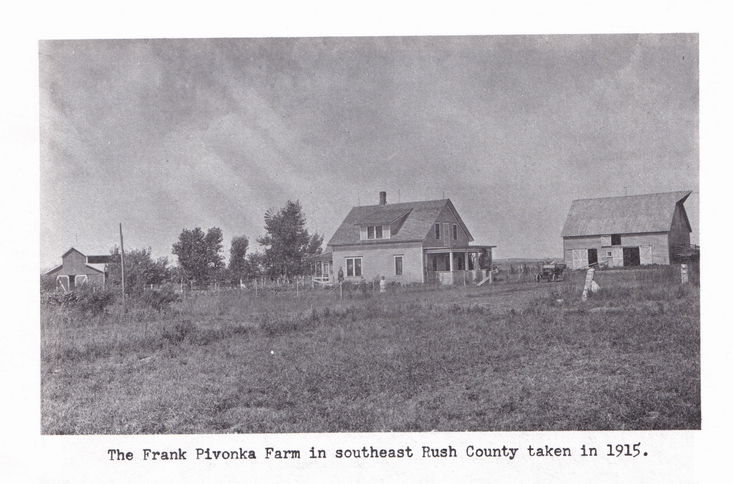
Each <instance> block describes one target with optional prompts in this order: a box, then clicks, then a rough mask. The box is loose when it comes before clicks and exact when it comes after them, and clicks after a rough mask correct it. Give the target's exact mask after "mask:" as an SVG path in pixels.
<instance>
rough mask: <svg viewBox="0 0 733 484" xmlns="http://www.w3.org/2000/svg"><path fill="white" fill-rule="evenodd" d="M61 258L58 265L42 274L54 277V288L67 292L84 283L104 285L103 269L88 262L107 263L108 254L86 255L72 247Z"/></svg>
mask: <svg viewBox="0 0 733 484" xmlns="http://www.w3.org/2000/svg"><path fill="white" fill-rule="evenodd" d="M61 260H62V263H61V265H60V266H57V267H54V268H53V269H51V270H50V271H48V272H46V273H45V274H44V276H55V277H56V288H57V289H58V290H60V291H63V292H69V291H73V290H74V289H77V288H81V287H83V286H85V285H86V284H91V285H96V286H104V282H105V276H104V270H102V269H101V268H97V267H93V266H92V265H90V264H107V263H108V262H109V261H110V256H108V255H90V256H86V255H84V254H82V253H81V252H79V251H78V250H76V249H75V248H73V247H72V248H71V249H69V250H67V251H66V252H65V253H64V255H62V256H61Z"/></svg>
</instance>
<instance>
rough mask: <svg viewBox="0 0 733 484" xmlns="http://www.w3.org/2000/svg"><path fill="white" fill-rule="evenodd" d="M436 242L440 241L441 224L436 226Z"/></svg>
mask: <svg viewBox="0 0 733 484" xmlns="http://www.w3.org/2000/svg"><path fill="white" fill-rule="evenodd" d="M435 240H440V224H439V223H437V224H435Z"/></svg>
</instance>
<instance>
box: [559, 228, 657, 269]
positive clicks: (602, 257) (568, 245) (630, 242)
mask: <svg viewBox="0 0 733 484" xmlns="http://www.w3.org/2000/svg"><path fill="white" fill-rule="evenodd" d="M603 240H604V239H603V237H601V236H599V235H594V236H588V237H564V238H563V254H564V257H565V263H566V264H567V265H568V267H570V268H572V267H573V255H572V253H573V249H597V250H598V262H608V263H609V266H610V267H613V265H614V264H613V258H612V257H608V256H607V251H612V250H613V249H612V248H611V247H604V246H602V245H601V244H602V243H603V242H602V241H603ZM644 245H651V246H652V264H669V241H668V236H667V233H654V234H621V246H622V247H640V246H644Z"/></svg>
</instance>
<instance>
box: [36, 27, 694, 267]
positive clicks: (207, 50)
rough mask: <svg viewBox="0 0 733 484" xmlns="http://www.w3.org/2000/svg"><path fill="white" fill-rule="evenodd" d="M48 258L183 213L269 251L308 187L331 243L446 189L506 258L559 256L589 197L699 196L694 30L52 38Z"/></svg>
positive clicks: (43, 210) (311, 206)
mask: <svg viewBox="0 0 733 484" xmlns="http://www.w3.org/2000/svg"><path fill="white" fill-rule="evenodd" d="M39 76H40V83H39V87H40V148H41V152H40V153H41V156H40V195H41V196H40V215H41V232H40V250H41V254H40V257H41V268H42V269H47V268H50V267H53V266H54V265H57V264H59V263H60V262H61V259H60V257H61V255H62V254H63V253H64V252H65V251H66V250H67V249H68V248H70V247H77V248H79V249H80V250H82V252H85V253H88V254H105V253H108V252H109V250H110V248H111V247H113V246H114V245H115V244H119V224H122V227H123V231H124V244H125V249H126V250H129V249H132V248H146V247H150V248H151V249H152V252H153V256H154V257H162V256H167V257H168V259H169V261H170V262H171V263H175V256H174V255H172V254H171V247H172V245H173V244H174V243H175V242H176V241H177V239H178V235H179V234H180V233H181V231H182V230H183V229H184V228H188V229H192V228H194V227H201V228H202V229H204V230H206V229H208V228H209V227H214V226H215V227H219V228H221V229H222V231H223V233H224V241H225V255H227V256H228V247H229V242H230V241H231V239H232V238H233V237H235V236H240V235H245V236H247V237H248V238H249V239H250V247H251V248H252V249H255V250H256V249H257V248H258V244H257V242H256V239H257V237H260V236H262V235H263V234H264V229H263V226H264V214H265V212H266V211H267V210H268V209H270V208H275V209H277V208H280V207H282V206H284V205H285V203H286V202H287V201H288V200H298V201H300V203H301V205H302V207H303V210H304V212H305V215H306V219H307V226H308V229H309V231H310V232H317V233H319V234H322V235H324V246H325V243H326V242H327V241H328V240H329V239H330V237H331V236H332V235H333V233H334V231H335V230H336V228H337V227H338V225H339V224H340V223H341V221H342V220H343V219H344V217H345V216H346V215H347V213H348V212H349V210H350V209H351V207H353V206H356V205H373V204H376V203H377V202H378V193H379V192H380V191H386V192H387V202H388V203H395V202H398V201H402V202H406V201H417V200H432V199H440V198H450V199H451V201H452V202H453V204H454V205H455V207H456V209H457V210H458V212H459V214H460V215H461V217H462V218H463V220H464V222H465V223H466V225H467V226H468V228H469V230H470V231H471V233H472V235H473V237H474V239H475V243H476V244H487V245H494V246H496V249H495V252H494V254H495V257H497V258H509V257H532V258H541V257H561V256H562V239H561V237H560V232H561V230H562V226H563V223H564V221H565V217H566V216H567V212H568V209H569V207H570V203H571V201H572V200H574V199H578V198H595V197H607V196H621V195H625V194H628V195H635V194H641V193H654V192H665V191H678V190H691V191H693V194H692V196H691V197H690V198H689V199H688V201H687V202H686V208H687V212H688V215H689V218H690V221H691V224H692V228H693V234H692V241H693V243H697V242H698V240H699V224H698V220H699V216H698V211H699V209H698V206H699V158H700V153H699V152H700V149H699V82H698V36H697V35H695V34H646V35H620V34H606V35H534V36H519V35H512V36H452V37H447V36H442V37H441V36H436V37H424V36H423V37H327V38H318V37H316V38H313V37H308V38H256V39H255V38H251V39H232V38H226V39H167V40H166V39H155V40H139V39H138V40H47V41H41V42H40V43H39Z"/></svg>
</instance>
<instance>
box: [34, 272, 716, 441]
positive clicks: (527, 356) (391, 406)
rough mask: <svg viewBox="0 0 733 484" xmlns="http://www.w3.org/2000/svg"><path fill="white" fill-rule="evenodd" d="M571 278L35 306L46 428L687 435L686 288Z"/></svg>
mask: <svg viewBox="0 0 733 484" xmlns="http://www.w3.org/2000/svg"><path fill="white" fill-rule="evenodd" d="M647 274H652V272H648V273H647ZM583 277H584V274H583V273H580V274H574V275H572V276H571V277H569V278H568V280H566V281H565V282H564V283H556V284H547V283H545V284H536V283H527V284H496V285H493V286H489V287H486V286H484V287H478V288H477V287H456V288H434V287H415V288H391V291H390V292H389V293H388V294H384V295H379V294H374V293H372V292H367V293H361V292H347V293H346V294H345V296H344V299H343V301H340V300H339V298H338V294H337V293H329V292H327V291H323V290H308V291H303V290H300V291H299V292H298V294H296V293H295V292H294V291H282V292H265V293H262V292H259V293H258V294H257V295H256V296H255V294H254V293H251V292H246V291H222V292H210V293H202V294H199V295H194V296H189V297H188V298H187V299H185V300H184V301H180V302H177V303H174V305H173V307H172V309H171V310H170V311H168V312H159V311H156V310H154V309H143V308H140V307H138V308H133V309H131V310H129V311H128V313H127V314H122V312H121V308H120V307H119V306H112V307H111V308H108V310H107V311H106V312H105V313H104V314H101V315H96V316H89V315H88V314H85V313H81V312H80V311H79V309H78V308H68V307H63V306H56V305H49V304H44V305H42V307H41V324H42V341H41V371H42V374H41V398H42V402H41V408H42V415H41V418H42V432H43V433H44V434H138V433H145V434H147V433H218V432H222V433H224V432H231V433H247V432H257V433H260V432H342V431H358V432H369V431H431V430H438V431H463V430H482V431H487V430H510V431H511V430H606V429H627V430H629V429H698V428H700V420H701V415H700V351H699V348H700V339H699V335H700V305H699V301H700V294H699V287H697V286H696V285H694V284H689V285H685V286H681V285H680V284H678V283H677V281H676V279H675V278H674V277H666V276H664V274H662V275H661V276H658V275H656V276H645V277H646V279H645V278H644V277H642V278H641V279H640V278H639V277H638V275H634V276H633V277H632V273H631V272H629V271H627V272H624V271H621V272H619V273H615V274H612V273H608V274H599V278H598V280H599V284H600V285H601V288H602V289H601V291H600V292H598V293H596V294H594V295H593V297H591V298H590V299H589V300H588V301H587V302H585V303H583V302H581V301H580V292H581V289H582V281H583ZM650 277H651V279H649V278H650ZM654 278H657V279H658V280H656V279H654ZM650 281H651V282H650ZM558 300H561V302H560V301H558Z"/></svg>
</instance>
